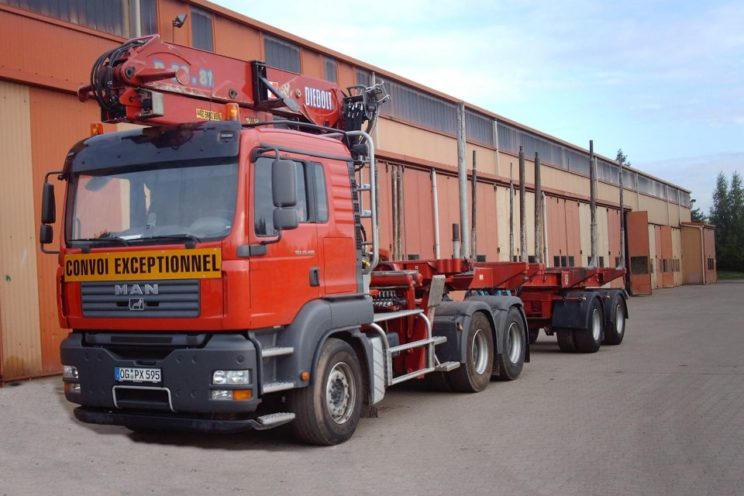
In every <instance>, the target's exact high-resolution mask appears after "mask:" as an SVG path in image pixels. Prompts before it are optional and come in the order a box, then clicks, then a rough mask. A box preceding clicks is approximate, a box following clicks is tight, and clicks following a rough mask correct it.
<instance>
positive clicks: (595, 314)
mask: <svg viewBox="0 0 744 496" xmlns="http://www.w3.org/2000/svg"><path fill="white" fill-rule="evenodd" d="M601 332H602V314H600V313H599V309H598V308H595V309H594V310H593V311H592V337H593V338H594V340H595V341H599V337H600V334H601Z"/></svg>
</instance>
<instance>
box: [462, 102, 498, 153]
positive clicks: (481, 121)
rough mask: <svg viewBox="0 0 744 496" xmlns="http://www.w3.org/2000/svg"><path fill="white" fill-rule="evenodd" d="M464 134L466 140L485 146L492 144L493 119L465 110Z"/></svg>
mask: <svg viewBox="0 0 744 496" xmlns="http://www.w3.org/2000/svg"><path fill="white" fill-rule="evenodd" d="M465 136H466V137H467V140H468V141H472V142H474V143H478V144H480V145H485V146H494V142H493V121H492V120H491V119H489V118H488V117H486V116H484V115H480V114H476V113H475V112H472V111H470V110H466V111H465Z"/></svg>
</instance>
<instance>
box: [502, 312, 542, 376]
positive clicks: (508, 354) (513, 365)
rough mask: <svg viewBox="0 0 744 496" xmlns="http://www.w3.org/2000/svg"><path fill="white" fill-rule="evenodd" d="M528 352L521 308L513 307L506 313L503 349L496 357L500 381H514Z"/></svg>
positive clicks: (520, 371)
mask: <svg viewBox="0 0 744 496" xmlns="http://www.w3.org/2000/svg"><path fill="white" fill-rule="evenodd" d="M535 332H537V331H535ZM526 353H527V343H526V342H525V332H524V321H523V320H522V316H521V314H520V313H519V310H517V309H516V308H514V307H512V308H510V309H509V313H507V315H506V323H505V329H504V346H503V350H501V353H500V354H499V355H498V356H497V357H496V371H497V372H498V377H497V378H498V379H499V380H500V381H513V380H514V379H516V378H517V377H519V374H521V373H522V368H523V367H524V357H525V354H526Z"/></svg>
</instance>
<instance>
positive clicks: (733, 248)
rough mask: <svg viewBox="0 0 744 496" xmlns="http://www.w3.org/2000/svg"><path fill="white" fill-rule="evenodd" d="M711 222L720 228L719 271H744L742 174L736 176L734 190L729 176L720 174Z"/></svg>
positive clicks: (735, 174)
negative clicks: (727, 177)
mask: <svg viewBox="0 0 744 496" xmlns="http://www.w3.org/2000/svg"><path fill="white" fill-rule="evenodd" d="M709 220H710V222H711V224H713V225H715V226H716V258H717V259H718V267H719V268H721V269H727V270H737V271H742V270H744V187H743V186H742V179H741V176H740V175H739V173H738V172H734V174H733V175H732V177H731V186H730V187H729V184H728V181H727V180H726V176H724V175H723V173H722V172H721V173H719V174H718V177H717V178H716V189H715V191H713V206H712V207H711V209H710V216H709Z"/></svg>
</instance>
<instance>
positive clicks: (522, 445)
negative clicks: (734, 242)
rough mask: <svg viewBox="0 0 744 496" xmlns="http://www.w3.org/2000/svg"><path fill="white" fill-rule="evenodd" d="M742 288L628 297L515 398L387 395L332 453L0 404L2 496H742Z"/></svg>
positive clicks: (32, 395)
mask: <svg viewBox="0 0 744 496" xmlns="http://www.w3.org/2000/svg"><path fill="white" fill-rule="evenodd" d="M742 309H744V281H740V282H729V283H720V284H718V285H715V286H708V287H699V286H687V287H682V288H677V289H674V290H661V291H658V292H657V293H656V294H655V295H654V296H653V297H650V298H634V299H632V300H631V303H630V312H631V320H630V322H629V330H628V334H627V336H626V341H625V342H624V343H623V345H622V346H620V347H604V348H602V349H601V350H600V351H599V352H598V353H596V354H594V355H567V354H562V353H559V352H558V351H557V346H556V344H555V341H554V339H551V338H546V337H545V336H541V337H540V340H539V342H538V343H537V345H535V347H534V352H533V360H532V363H530V364H528V365H527V366H526V368H525V371H524V373H523V375H522V376H521V377H520V379H519V380H518V381H516V382H512V383H492V384H491V385H490V387H489V388H488V389H487V390H486V391H485V392H483V393H481V394H476V395H461V394H454V393H439V392H428V391H410V390H398V391H392V392H390V393H389V395H388V397H387V398H386V399H385V401H384V403H383V406H382V408H381V409H380V415H379V418H373V419H363V420H362V422H361V424H360V427H359V429H358V430H357V432H356V434H355V435H354V437H353V438H352V439H351V440H350V441H349V442H347V443H345V444H343V445H340V446H335V447H331V448H314V447H306V446H298V445H296V444H294V443H293V441H292V439H291V438H290V437H289V436H288V435H287V434H285V433H282V432H275V431H274V432H264V433H247V434H244V435H238V436H225V437H209V436H201V435H182V434H162V435H150V436H143V435H138V434H132V433H130V432H129V431H127V430H126V429H124V428H118V427H90V426H84V425H81V424H78V423H76V422H75V421H74V420H72V417H71V407H70V405H68V404H66V403H65V401H64V399H63V397H62V392H61V388H60V387H59V380H56V379H46V380H39V381H32V382H26V383H23V384H22V385H20V386H17V387H12V386H11V387H5V388H2V389H0V494H2V495H46V494H50V495H52V494H53V495H73V494H81V495H88V494H90V495H96V496H101V495H108V494H123V495H146V494H158V495H161V494H179V495H184V494H188V495H190V494H214V495H218V494H219V495H229V494H266V495H275V494H292V495H324V496H327V495H337V494H338V495H351V494H353V495H365V494H377V495H386V494H406V495H423V494H426V495H439V494H442V495H444V494H447V495H450V494H451V495H469V494H476V495H481V494H488V495H491V494H509V495H549V496H556V495H603V496H609V495H623V496H628V495H657V494H660V495H666V494H669V495H674V496H681V495H695V496H701V495H716V496H724V495H735V494H739V495H740V494H744V324H742V319H741V317H740V312H741V310H742Z"/></svg>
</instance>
